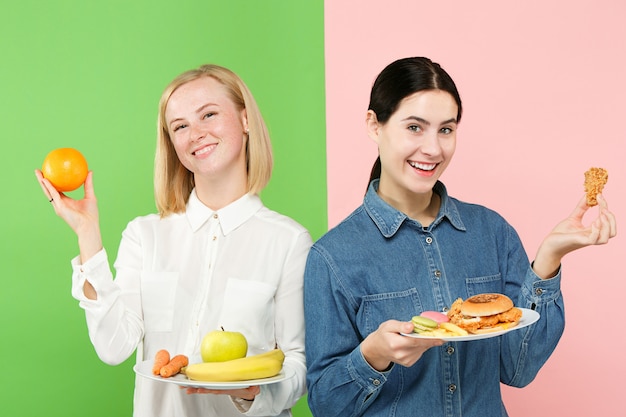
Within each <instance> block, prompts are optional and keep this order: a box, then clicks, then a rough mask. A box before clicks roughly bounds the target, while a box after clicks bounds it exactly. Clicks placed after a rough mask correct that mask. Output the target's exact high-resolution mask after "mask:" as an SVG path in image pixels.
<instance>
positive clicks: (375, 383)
mask: <svg viewBox="0 0 626 417" xmlns="http://www.w3.org/2000/svg"><path fill="white" fill-rule="evenodd" d="M372 384H374V385H376V386H379V385H380V380H378V379H375V380H373V381H372Z"/></svg>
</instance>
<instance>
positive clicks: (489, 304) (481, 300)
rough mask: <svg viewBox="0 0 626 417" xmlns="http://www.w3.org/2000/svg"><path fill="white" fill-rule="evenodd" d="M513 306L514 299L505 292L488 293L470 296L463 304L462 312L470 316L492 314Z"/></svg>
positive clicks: (502, 311)
mask: <svg viewBox="0 0 626 417" xmlns="http://www.w3.org/2000/svg"><path fill="white" fill-rule="evenodd" d="M511 308H513V301H511V299H510V298H509V297H507V296H506V295H504V294H495V293H486V294H478V295H475V296H473V297H469V298H468V299H467V300H465V301H463V304H461V314H463V315H464V316H470V317H484V316H492V315H494V314H500V313H504V312H505V311H507V310H510V309H511Z"/></svg>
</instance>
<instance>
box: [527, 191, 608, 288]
mask: <svg viewBox="0 0 626 417" xmlns="http://www.w3.org/2000/svg"><path fill="white" fill-rule="evenodd" d="M597 200H598V209H599V213H598V217H597V218H596V219H595V220H594V221H593V222H592V223H591V224H590V225H589V226H585V225H583V216H584V215H585V213H586V212H587V211H588V210H589V209H590V207H589V206H588V205H587V201H586V198H585V197H583V198H582V199H581V200H580V201H579V202H578V204H577V205H576V208H575V209H574V211H573V212H572V213H571V214H570V215H569V216H568V217H567V218H566V219H565V220H563V221H561V222H560V223H559V224H557V225H556V227H555V228H554V229H552V231H551V232H550V233H549V234H548V236H546V238H545V239H544V241H543V242H542V244H541V246H540V247H539V250H538V251H537V256H536V257H535V262H534V263H533V269H534V270H535V273H537V275H538V276H539V277H541V278H544V279H545V278H550V277H551V276H554V274H555V273H556V271H557V270H558V268H559V265H560V264H561V259H562V258H563V256H565V255H566V254H568V253H570V252H573V251H575V250H576V249H580V248H583V247H585V246H590V245H603V244H605V243H607V242H608V241H609V239H611V238H612V237H615V235H616V234H617V223H616V221H615V215H614V214H613V213H611V212H610V211H609V207H608V204H607V202H606V200H605V199H604V197H603V196H602V195H598V198H597Z"/></svg>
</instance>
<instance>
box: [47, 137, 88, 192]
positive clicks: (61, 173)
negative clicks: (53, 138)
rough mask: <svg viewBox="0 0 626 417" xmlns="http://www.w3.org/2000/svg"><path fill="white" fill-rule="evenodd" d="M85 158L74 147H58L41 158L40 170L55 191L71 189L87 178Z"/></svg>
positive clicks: (81, 183)
mask: <svg viewBox="0 0 626 417" xmlns="http://www.w3.org/2000/svg"><path fill="white" fill-rule="evenodd" d="M88 171H89V170H88V168H87V160H86V159H85V157H84V156H83V154H81V153H80V152H79V151H77V150H76V149H74V148H59V149H55V150H53V151H52V152H50V153H49V154H48V155H47V156H46V158H45V159H44V160H43V165H42V167H41V172H42V174H43V176H44V178H46V179H48V181H50V183H51V184H52V185H53V186H54V188H56V190H57V191H59V192H63V191H73V190H75V189H77V188H78V187H80V186H81V185H83V183H84V182H85V178H87V172H88Z"/></svg>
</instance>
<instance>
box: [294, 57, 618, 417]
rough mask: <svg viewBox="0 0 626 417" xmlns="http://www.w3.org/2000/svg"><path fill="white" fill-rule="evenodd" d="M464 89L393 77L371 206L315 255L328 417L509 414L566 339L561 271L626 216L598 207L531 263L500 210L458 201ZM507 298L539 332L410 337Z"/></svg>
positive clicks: (318, 401)
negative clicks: (430, 322) (483, 299)
mask: <svg viewBox="0 0 626 417" xmlns="http://www.w3.org/2000/svg"><path fill="white" fill-rule="evenodd" d="M461 114H462V106H461V99H460V96H459V93H458V91H457V88H456V86H455V83H454V82H453V80H452V79H451V78H450V76H449V75H448V73H446V71H444V70H443V69H442V68H441V67H440V66H439V65H438V64H436V63H434V62H432V61H431V60H429V59H427V58H405V59H400V60H398V61H395V62H393V63H391V64H390V65H388V66H387V67H386V68H385V69H384V70H383V71H382V72H381V73H380V74H379V76H378V77H377V79H376V81H375V82H374V85H373V87H372V91H371V96H370V105H369V110H368V111H367V116H366V126H367V131H368V134H369V136H370V138H371V139H372V140H373V141H374V142H375V143H376V145H377V147H378V151H379V157H378V159H377V161H376V163H375V165H374V168H373V169H372V175H371V178H370V182H369V184H368V188H367V192H366V195H365V198H364V201H363V204H362V205H361V206H360V207H358V208H357V209H356V210H355V211H354V212H353V213H352V214H351V215H350V216H348V217H347V218H346V219H345V220H344V221H343V222H341V223H340V224H339V225H337V226H336V227H335V228H333V229H332V230H330V231H329V232H328V233H327V234H326V235H325V236H323V237H322V238H321V239H319V240H318V241H317V242H316V243H315V244H314V245H313V247H312V248H311V251H310V253H309V256H308V260H307V266H306V270H305V284H304V285H305V286H304V295H305V318H306V356H307V367H308V373H307V383H308V389H309V394H308V401H309V405H310V408H311V410H312V411H313V414H314V415H316V416H324V417H333V416H389V415H396V416H429V417H438V416H441V417H444V416H446V417H448V416H458V417H460V416H463V417H483V416H506V415H507V413H506V410H505V407H504V404H503V402H502V398H501V394H500V384H501V383H504V384H507V385H511V386H516V387H522V386H525V385H527V384H528V383H530V382H531V381H532V380H533V378H534V377H535V376H536V375H537V372H538V371H539V369H540V368H541V367H542V366H543V364H544V363H545V362H546V360H547V359H548V358H549V356H550V355H551V353H552V351H553V350H554V348H555V347H556V345H557V343H558V341H559V338H560V337H561V334H562V332H563V328H564V310H563V297H562V294H561V291H560V282H561V269H560V264H561V259H562V258H563V256H564V255H566V254H567V253H569V252H572V251H574V250H576V249H579V248H582V247H585V246H588V245H599V244H604V243H607V242H608V240H609V239H610V238H612V237H613V236H615V234H616V225H615V218H614V216H613V214H612V213H611V212H610V211H609V210H608V207H607V203H606V201H605V200H604V199H603V198H602V197H599V199H598V201H599V206H600V210H599V215H598V217H597V219H595V220H594V221H593V222H592V224H591V225H589V226H584V225H583V224H582V218H583V215H584V213H585V212H586V211H587V210H588V208H589V207H588V206H587V204H586V201H585V198H582V199H581V200H580V202H579V203H578V204H577V205H576V208H575V209H574V211H573V213H572V214H571V215H570V216H569V217H567V218H566V219H565V220H563V221H562V222H560V223H559V224H558V225H557V226H556V227H555V228H554V229H553V230H552V231H551V232H550V233H549V234H548V235H547V236H546V237H545V239H544V241H543V242H542V244H541V245H540V247H539V249H538V252H537V254H536V257H535V260H534V262H533V263H532V264H531V263H530V262H529V260H528V257H527V255H526V253H525V251H524V248H523V247H522V243H521V241H520V239H519V237H518V235H517V233H516V232H515V230H514V229H513V228H512V227H511V226H510V225H509V224H508V223H507V222H506V221H505V220H504V219H503V218H502V217H501V216H500V215H498V214H497V213H495V212H494V211H492V210H490V209H488V208H485V207H482V206H479V205H476V204H469V203H466V202H462V201H459V200H457V199H455V198H453V197H451V196H449V195H448V192H447V189H446V187H445V186H444V184H443V183H442V182H440V180H439V179H440V177H441V175H442V174H443V173H444V171H445V170H446V168H447V167H448V165H449V164H450V162H451V160H452V157H453V155H454V151H455V146H456V132H457V129H458V127H459V123H460V121H461ZM480 293H502V294H505V295H507V296H509V297H510V298H511V299H512V300H513V302H514V303H515V305H516V306H518V307H521V308H525V309H530V310H535V311H536V312H538V313H539V315H540V318H539V320H538V321H537V322H536V323H535V324H534V325H531V326H526V327H523V328H520V329H519V330H516V331H511V332H508V333H506V334H504V335H502V336H499V337H493V338H487V339H484V340H475V341H467V342H444V341H443V340H438V339H434V338H431V339H426V338H413V337H406V336H403V335H402V334H403V333H405V334H406V333H411V332H412V331H413V327H414V326H413V324H412V323H411V321H410V320H411V317H412V316H415V315H417V314H419V313H420V312H422V311H426V310H435V311H445V310H446V309H449V308H450V307H451V305H452V303H453V302H454V301H455V300H456V299H457V298H459V297H461V298H463V299H466V298H468V297H469V296H471V295H474V294H480Z"/></svg>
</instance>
